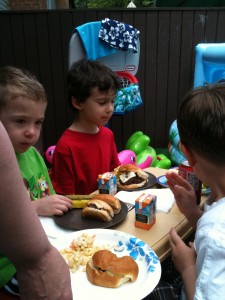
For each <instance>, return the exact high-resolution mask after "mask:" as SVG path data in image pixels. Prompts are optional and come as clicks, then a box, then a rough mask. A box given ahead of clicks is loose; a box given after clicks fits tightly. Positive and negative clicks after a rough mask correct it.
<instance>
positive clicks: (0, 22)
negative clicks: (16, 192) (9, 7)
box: [0, 8, 225, 151]
mask: <svg viewBox="0 0 225 300" xmlns="http://www.w3.org/2000/svg"><path fill="white" fill-rule="evenodd" d="M106 17H108V18H111V19H115V20H119V21H122V22H125V23H128V24H131V25H133V26H134V27H135V28H138V29H139V30H140V32H141V34H140V43H141V51H140V64H139V69H138V72H137V74H136V77H137V78H138V81H139V84H140V91H141V95H142V99H143V102H144V104H143V106H142V107H139V108H138V109H136V110H135V111H134V112H131V113H128V114H127V115H124V116H113V117H112V120H111V121H110V128H111V129H112V130H113V132H114V134H115V138H116V143H117V147H118V151H121V150H123V149H124V146H125V143H126V141H127V139H128V138H129V136H130V135H131V134H132V133H133V132H135V131H137V130H141V131H143V132H144V133H145V134H147V135H148V136H150V138H151V146H153V147H166V146H167V144H168V133H169V128H170V125H171V123H172V122H173V120H174V119H176V114H177V109H178V106H179V104H180V103H181V101H182V97H183V95H184V94H185V93H186V92H187V90H188V89H189V88H191V87H192V85H193V73H194V65H195V46H196V45H197V44H198V43H213V42H225V9H224V8H207V9H206V8H205V9H204V8H202V9H201V8H199V9H196V8H195V9H190V8H182V9H176V8H174V9H163V8H158V9H157V8H150V9H123V10H121V9H114V10H103V9H99V10H91V9H90V10H51V11H49V10H46V11H14V12H13V11H4V12H0V66H3V65H14V66H17V67H23V68H27V69H29V70H30V71H32V72H33V73H35V74H36V75H37V76H38V78H39V80H40V81H41V82H42V83H43V84H44V86H45V88H46V90H47V94H48V99H49V104H48V108H47V113H46V121H45V125H44V130H43V135H42V139H41V141H40V145H41V146H42V149H46V148H47V147H48V146H50V145H55V143H56V142H57V140H58V138H59V137H60V136H61V134H62V133H63V131H64V130H65V128H66V127H67V126H68V125H69V124H70V122H71V120H72V117H73V115H72V112H71V111H70V109H69V108H68V107H67V103H66V85H65V78H66V74H67V70H68V46H69V40H70V37H71V34H72V30H73V28H75V27H77V26H79V25H81V24H83V23H87V22H92V21H99V20H102V19H104V18H106Z"/></svg>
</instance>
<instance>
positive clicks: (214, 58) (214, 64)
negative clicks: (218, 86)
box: [194, 43, 225, 87]
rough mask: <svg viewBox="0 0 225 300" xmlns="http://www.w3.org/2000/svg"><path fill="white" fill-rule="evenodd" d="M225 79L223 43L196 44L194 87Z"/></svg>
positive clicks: (224, 47) (224, 50) (224, 46)
mask: <svg viewBox="0 0 225 300" xmlns="http://www.w3.org/2000/svg"><path fill="white" fill-rule="evenodd" d="M221 80H225V43H214V44H213V43H212V44H210V43H209V44H198V45H197V46H196V59H195V72H194V87H198V86H203V85H205V84H207V83H214V82H217V81H221Z"/></svg>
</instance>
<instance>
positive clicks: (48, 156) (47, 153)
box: [45, 146, 55, 164]
mask: <svg viewBox="0 0 225 300" xmlns="http://www.w3.org/2000/svg"><path fill="white" fill-rule="evenodd" d="M54 151H55V146H50V147H48V149H47V150H46V151H45V158H46V160H47V162H49V163H50V164H52V159H53V154H54Z"/></svg>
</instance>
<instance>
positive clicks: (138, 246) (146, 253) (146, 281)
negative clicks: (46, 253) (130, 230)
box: [54, 229, 161, 300]
mask: <svg viewBox="0 0 225 300" xmlns="http://www.w3.org/2000/svg"><path fill="white" fill-rule="evenodd" d="M83 234H86V235H88V236H89V237H94V244H93V245H94V246H98V247H100V249H103V248H104V249H108V250H110V251H112V252H113V253H115V254H116V255H117V256H118V257H121V256H125V255H130V256H131V257H132V258H133V259H134V260H135V261H136V262H137V264H138V267H139V274H138V278H137V280H136V281H135V282H130V281H129V282H126V283H124V284H123V285H121V286H120V287H117V288H105V287H100V286H96V285H93V284H92V283H90V282H89V281H88V279H87V276H86V272H85V267H79V268H78V270H77V271H76V272H74V273H73V272H71V283H72V290H73V295H74V299H77V300H90V299H107V300H115V299H118V300H120V299H121V300H122V299H124V300H125V299H129V300H141V299H143V298H144V297H146V296H147V295H148V294H150V293H151V291H152V290H153V289H154V288H155V286H156V285H157V284H158V282H159V279H160V277H161V264H160V261H159V258H158V256H157V255H156V253H155V252H154V251H153V250H152V249H151V247H149V246H148V245H147V244H146V243H145V242H144V241H142V240H140V239H138V238H137V237H134V236H131V235H129V234H127V233H124V232H122V231H117V230H112V229H87V230H80V231H76V232H73V233H68V234H66V236H65V238H59V239H57V240H55V242H54V246H55V247H56V248H57V249H58V250H62V249H65V248H67V249H68V248H69V246H70V244H71V242H72V241H73V240H77V239H79V237H81V236H82V235H83Z"/></svg>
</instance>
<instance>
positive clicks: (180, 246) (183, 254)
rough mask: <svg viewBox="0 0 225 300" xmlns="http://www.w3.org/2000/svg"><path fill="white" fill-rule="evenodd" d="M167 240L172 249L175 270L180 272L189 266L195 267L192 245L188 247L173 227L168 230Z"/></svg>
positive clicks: (194, 254)
mask: <svg viewBox="0 0 225 300" xmlns="http://www.w3.org/2000/svg"><path fill="white" fill-rule="evenodd" d="M169 241H170V246H171V250H172V258H173V262H174V265H175V267H176V269H177V271H178V272H180V273H181V274H182V273H183V272H185V271H186V270H187V269H188V268H190V267H194V268H195V264H196V252H195V250H194V247H193V245H192V246H191V247H188V246H187V245H186V244H185V243H184V242H183V241H182V239H181V238H180V237H179V235H178V234H177V232H176V231H175V229H174V228H172V229H171V230H170V235H169Z"/></svg>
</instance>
